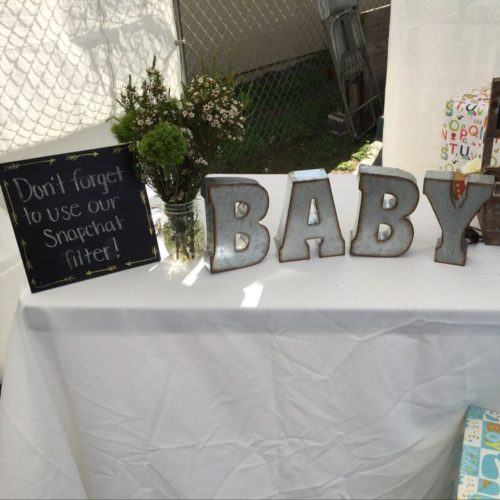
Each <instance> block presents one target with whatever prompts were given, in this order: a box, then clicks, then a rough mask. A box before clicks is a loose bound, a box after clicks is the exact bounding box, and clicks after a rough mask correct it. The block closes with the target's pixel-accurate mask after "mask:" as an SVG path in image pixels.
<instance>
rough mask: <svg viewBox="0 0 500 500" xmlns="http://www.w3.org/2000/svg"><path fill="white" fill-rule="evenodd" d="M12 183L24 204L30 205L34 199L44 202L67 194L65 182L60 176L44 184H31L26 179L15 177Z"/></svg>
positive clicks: (54, 176)
mask: <svg viewBox="0 0 500 500" xmlns="http://www.w3.org/2000/svg"><path fill="white" fill-rule="evenodd" d="M12 183H13V184H14V186H15V188H16V192H17V194H18V196H19V199H20V200H21V202H22V203H28V201H30V200H31V199H32V198H35V199H36V200H43V199H44V198H47V197H49V196H56V195H58V194H66V190H65V188H64V183H65V181H63V180H62V179H61V176H60V175H59V174H56V175H53V176H52V177H51V178H50V181H48V182H44V183H43V184H31V182H30V181H29V180H28V179H25V178H24V177H14V178H13V179H12Z"/></svg>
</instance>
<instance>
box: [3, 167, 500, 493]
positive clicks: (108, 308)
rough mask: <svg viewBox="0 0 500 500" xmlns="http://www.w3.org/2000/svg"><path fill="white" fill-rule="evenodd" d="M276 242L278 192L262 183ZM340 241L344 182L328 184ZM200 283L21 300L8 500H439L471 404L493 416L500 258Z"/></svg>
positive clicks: (116, 279)
mask: <svg viewBox="0 0 500 500" xmlns="http://www.w3.org/2000/svg"><path fill="white" fill-rule="evenodd" d="M256 179H257V180H259V181H260V182H261V183H262V184H263V185H264V186H265V187H266V188H268V189H269V191H270V195H271V207H270V212H269V215H268V217H267V218H266V219H265V222H266V223H267V225H268V227H269V228H270V232H271V234H275V229H276V226H277V222H278V218H279V214H280V212H281V203H282V200H283V192H284V185H285V179H286V178H285V177H284V176H256ZM333 187H334V195H335V200H336V204H337V211H338V214H339V219H340V224H341V228H342V230H343V233H344V236H345V237H346V239H347V236H348V232H349V230H350V229H352V227H353V222H354V219H355V215H356V214H355V212H356V208H357V199H358V191H357V185H356V178H355V177H353V176H336V177H335V178H334V184H333ZM412 220H413V222H414V226H415V233H416V237H415V241H414V243H413V246H412V248H411V249H410V251H409V252H408V254H406V255H405V256H403V257H400V258H396V259H373V258H362V257H357V258H355V257H350V256H343V257H335V258H328V259H319V258H317V257H315V258H313V259H312V260H310V261H302V262H294V263H287V264H279V263H278V262H277V258H276V251H275V246H274V244H273V246H272V250H271V252H270V254H269V255H268V257H267V258H266V259H265V260H264V261H263V262H262V263H261V264H259V265H258V266H255V267H252V268H247V269H242V270H238V271H232V272H227V273H222V274H219V275H210V274H209V273H208V271H207V270H206V269H203V268H202V266H201V265H199V264H196V263H195V264H193V265H191V266H190V267H189V268H188V269H187V270H186V269H184V270H182V269H178V268H175V267H173V266H172V265H171V264H170V263H169V262H168V261H167V260H164V261H162V262H161V263H159V264H157V265H154V266H151V267H147V266H146V267H140V268H136V269H132V270H130V271H126V272H120V273H116V274H114V275H111V276H107V277H104V278H99V279H95V280H89V281H86V282H81V283H77V284H74V285H70V286H67V287H62V288H58V289H54V290H49V291H47V292H43V293H39V294H35V295H32V294H30V293H29V292H28V291H26V292H24V293H23V294H22V296H21V299H20V307H19V309H18V311H17V315H16V319H15V324H14V327H13V330H12V332H11V342H10V345H9V350H8V354H7V364H6V372H5V379H4V389H3V393H2V397H1V399H0V497H2V498H15V497H18V498H21V497H22V498H30V497H45V498H61V497H66V498H76V497H89V498H165V497H168V498H188V497H190V498H254V497H260V498H439V497H447V498H448V497H450V495H452V492H453V490H452V488H453V479H454V477H455V473H456V467H457V465H458V462H459V451H460V440H461V428H462V422H463V417H464V414H465V410H466V407H467V405H468V404H470V403H474V404H477V405H484V406H487V407H491V408H495V407H496V408H500V362H499V359H500V303H499V302H500V299H499V297H500V295H499V290H500V249H498V248H495V247H486V246H483V245H481V246H479V245H478V246H475V247H470V248H469V252H468V260H467V265H466V266H465V267H456V266H449V265H443V264H436V263H434V262H433V254H434V246H435V242H436V238H437V236H438V233H439V230H438V225H437V222H436V221H435V219H434V216H433V214H432V211H431V209H430V206H429V203H428V201H427V199H426V198H425V197H422V198H421V200H420V204H419V206H418V208H417V211H416V213H415V215H414V216H413V218H412Z"/></svg>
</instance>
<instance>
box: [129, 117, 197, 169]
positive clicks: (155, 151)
mask: <svg viewBox="0 0 500 500" xmlns="http://www.w3.org/2000/svg"><path fill="white" fill-rule="evenodd" d="M125 116H126V115H125ZM137 151H138V153H139V156H140V157H141V158H142V160H143V161H144V162H145V163H148V164H149V165H152V166H155V167H161V168H163V169H164V170H168V169H169V168H171V167H174V166H176V165H179V164H181V163H182V162H183V160H184V156H185V155H186V153H187V151H188V147H187V142H186V139H184V136H183V135H182V132H181V130H180V129H179V127H176V126H175V125H171V124H170V123H167V122H161V123H159V124H158V125H157V126H156V127H155V128H154V129H152V130H150V131H149V132H147V133H146V134H144V136H143V138H142V139H141V140H140V141H139V144H138V146H137Z"/></svg>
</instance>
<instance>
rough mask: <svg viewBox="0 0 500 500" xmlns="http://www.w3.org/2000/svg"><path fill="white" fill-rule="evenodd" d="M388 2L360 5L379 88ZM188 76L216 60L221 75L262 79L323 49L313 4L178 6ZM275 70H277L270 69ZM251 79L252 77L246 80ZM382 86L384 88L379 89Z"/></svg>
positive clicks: (251, 1)
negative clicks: (228, 73)
mask: <svg viewBox="0 0 500 500" xmlns="http://www.w3.org/2000/svg"><path fill="white" fill-rule="evenodd" d="M387 3H388V0H362V1H361V2H360V10H361V12H364V11H367V12H365V13H364V14H363V15H362V19H363V25H364V28H365V30H366V33H367V42H368V47H369V51H370V56H371V57H374V65H375V66H376V71H377V74H378V75H379V80H380V83H383V82H382V80H383V79H384V77H383V75H385V69H386V60H387V40H388V30H389V17H388V12H389V10H388V9H377V10H382V11H384V13H377V10H375V11H374V10H368V9H373V8H374V7H378V6H380V5H387ZM180 4H181V16H182V22H183V30H184V33H183V35H184V38H185V40H186V45H185V51H186V62H187V70H188V71H187V72H188V76H191V75H193V74H195V73H197V72H199V71H200V70H201V68H202V64H203V63H205V64H210V63H211V62H213V61H214V60H215V62H216V66H217V68H219V69H222V70H231V71H233V72H235V73H246V72H253V70H256V69H257V68H259V69H260V70H261V71H260V73H262V72H263V71H265V70H266V69H267V68H268V67H269V66H273V68H272V69H275V70H276V69H281V67H286V66H287V64H290V62H295V61H296V60H297V59H300V58H302V57H307V56H308V55H309V54H311V53H315V52H318V51H320V50H325V49H327V47H328V45H327V41H326V36H325V33H324V28H323V25H322V23H321V20H320V17H319V14H318V7H317V1H316V0H180ZM277 63H281V64H279V65H278V66H277V67H275V65H276V64H277ZM249 76H252V75H249ZM382 86H383V84H382Z"/></svg>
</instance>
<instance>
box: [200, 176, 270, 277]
mask: <svg viewBox="0 0 500 500" xmlns="http://www.w3.org/2000/svg"><path fill="white" fill-rule="evenodd" d="M203 196H204V198H205V211H206V216H207V248H206V251H205V263H206V264H207V265H208V267H209V268H210V272H212V273H216V272H220V271H229V270H231V269H239V268H241V267H248V266H253V265H254V264H257V263H259V262H260V261H261V260H262V259H263V258H264V257H265V256H266V255H267V253H268V252H269V242H270V236H269V231H268V230H267V228H266V227H265V226H263V225H262V224H260V223H259V221H261V220H262V219H263V218H264V217H265V215H266V213H267V210H268V208H269V195H268V194H267V191H266V190H265V189H264V188H263V187H262V186H261V185H260V184H259V183H258V182H257V181H255V180H253V179H247V178H238V177H210V176H208V177H206V178H205V180H204V184H203ZM238 241H239V242H243V243H244V246H243V245H238V244H237V243H238Z"/></svg>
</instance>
